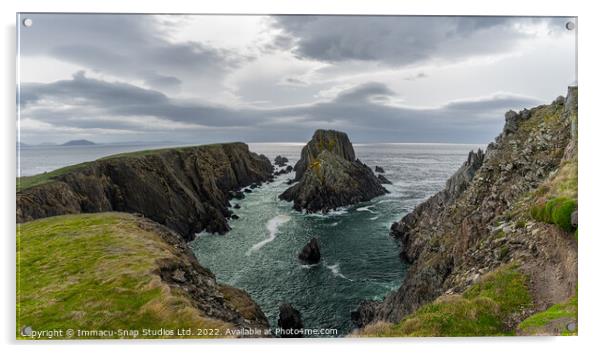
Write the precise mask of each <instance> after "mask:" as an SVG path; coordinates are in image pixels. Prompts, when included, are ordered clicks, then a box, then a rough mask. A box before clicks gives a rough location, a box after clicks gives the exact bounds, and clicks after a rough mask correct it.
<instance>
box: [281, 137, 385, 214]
mask: <svg viewBox="0 0 602 353" xmlns="http://www.w3.org/2000/svg"><path fill="white" fill-rule="evenodd" d="M294 171H295V179H294V180H295V181H298V183H296V184H294V185H293V186H291V187H290V188H288V189H287V190H285V191H284V192H283V193H282V194H281V195H280V196H279V197H280V199H283V200H286V201H293V203H294V205H293V207H294V208H295V209H296V210H306V211H307V212H318V211H320V212H327V211H328V210H331V209H335V208H337V207H340V206H346V205H351V204H354V203H358V202H363V201H368V200H370V199H372V198H374V197H376V196H379V195H382V194H384V193H386V192H387V190H386V189H385V188H384V187H383V186H382V185H381V182H380V181H379V180H378V178H377V177H376V176H375V175H374V173H373V172H372V170H371V169H370V168H369V167H368V166H366V165H365V164H363V163H362V162H361V161H360V160H359V159H356V158H355V151H354V150H353V146H352V145H351V142H350V141H349V138H348V137H347V134H345V133H343V132H339V131H334V130H316V132H315V133H314V135H313V137H312V139H311V140H310V141H309V142H308V143H307V145H305V147H303V150H302V151H301V158H300V159H299V161H298V162H297V163H296V164H295V167H294Z"/></svg>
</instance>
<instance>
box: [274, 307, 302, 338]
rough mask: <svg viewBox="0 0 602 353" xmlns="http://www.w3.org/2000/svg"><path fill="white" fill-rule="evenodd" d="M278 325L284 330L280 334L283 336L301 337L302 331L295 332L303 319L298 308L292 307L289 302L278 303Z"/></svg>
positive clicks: (300, 326) (300, 327)
mask: <svg viewBox="0 0 602 353" xmlns="http://www.w3.org/2000/svg"><path fill="white" fill-rule="evenodd" d="M278 309H279V310H280V314H279V316H278V327H280V328H281V329H283V330H285V332H283V333H282V334H281V335H280V336H281V337H283V338H296V337H303V333H300V332H295V331H297V330H300V329H302V328H303V320H302V319H301V313H300V312H299V310H297V309H295V308H293V306H292V305H290V304H289V303H283V304H280V307H279V308H278Z"/></svg>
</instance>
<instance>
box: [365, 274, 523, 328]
mask: <svg viewBox="0 0 602 353" xmlns="http://www.w3.org/2000/svg"><path fill="white" fill-rule="evenodd" d="M527 281H528V278H527V276H526V275H524V274H522V273H521V272H520V271H519V269H518V268H517V267H516V266H515V265H506V266H504V267H502V268H500V269H498V270H496V271H495V272H493V273H490V274H488V275H486V276H484V277H483V279H482V280H481V281H480V282H479V283H477V284H474V285H472V286H471V287H469V288H468V289H467V290H466V291H465V292H464V294H463V295H447V296H442V297H440V298H439V299H437V300H435V301H434V302H432V303H429V304H426V305H423V306H422V307H420V308H419V309H418V310H417V311H416V312H415V313H413V314H411V315H409V316H408V317H406V318H405V319H403V320H402V321H401V322H400V323H398V324H394V325H393V324H386V323H382V322H381V323H377V324H373V325H369V326H368V327H366V328H364V329H363V331H362V333H361V334H360V335H365V336H378V337H399V336H420V337H423V336H429V337H432V336H437V337H438V336H443V337H457V336H463V337H464V336H505V335H512V334H513V331H512V330H511V329H510V328H508V327H507V326H506V324H505V320H506V319H507V318H508V317H509V316H510V315H511V314H512V313H515V312H519V311H521V310H523V309H524V308H528V307H530V306H531V305H532V303H533V300H532V298H531V295H530V293H529V290H528V288H527Z"/></svg>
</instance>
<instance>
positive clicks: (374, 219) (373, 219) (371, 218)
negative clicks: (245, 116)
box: [370, 216, 378, 221]
mask: <svg viewBox="0 0 602 353" xmlns="http://www.w3.org/2000/svg"><path fill="white" fill-rule="evenodd" d="M377 219H378V216H374V217H370V220H371V221H376V220H377Z"/></svg>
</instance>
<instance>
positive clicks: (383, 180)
mask: <svg viewBox="0 0 602 353" xmlns="http://www.w3.org/2000/svg"><path fill="white" fill-rule="evenodd" d="M377 178H378V181H380V183H381V184H393V183H392V182H391V181H390V180H389V179H387V178H386V177H385V176H384V175H382V174H379V175H378V177H377Z"/></svg>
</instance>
